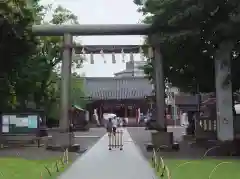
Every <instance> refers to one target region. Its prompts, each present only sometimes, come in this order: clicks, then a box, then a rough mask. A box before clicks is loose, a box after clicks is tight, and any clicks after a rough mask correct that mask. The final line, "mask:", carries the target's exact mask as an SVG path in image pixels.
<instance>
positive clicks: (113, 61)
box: [112, 52, 116, 64]
mask: <svg viewBox="0 0 240 179" xmlns="http://www.w3.org/2000/svg"><path fill="white" fill-rule="evenodd" d="M112 63H113V64H115V63H116V57H115V53H114V52H113V53H112Z"/></svg>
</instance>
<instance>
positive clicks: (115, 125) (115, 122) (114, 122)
mask: <svg viewBox="0 0 240 179" xmlns="http://www.w3.org/2000/svg"><path fill="white" fill-rule="evenodd" d="M112 125H113V127H117V126H118V121H117V119H116V118H115V119H112Z"/></svg>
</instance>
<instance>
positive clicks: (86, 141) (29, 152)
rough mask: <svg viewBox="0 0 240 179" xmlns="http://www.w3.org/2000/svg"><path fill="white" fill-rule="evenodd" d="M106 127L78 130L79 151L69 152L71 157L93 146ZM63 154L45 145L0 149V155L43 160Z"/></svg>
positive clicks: (73, 157) (72, 158) (76, 139)
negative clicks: (86, 130)
mask: <svg viewBox="0 0 240 179" xmlns="http://www.w3.org/2000/svg"><path fill="white" fill-rule="evenodd" d="M105 133H106V130H105V129H104V128H92V129H90V131H88V132H76V133H75V135H76V138H75V143H76V144H80V148H81V149H80V152H79V153H72V152H71V153H69V159H70V160H72V161H74V160H75V159H76V158H77V157H78V156H80V155H81V154H83V151H86V150H87V149H89V148H91V147H92V146H93V145H94V144H95V143H96V142H97V141H98V140H99V139H100V138H101V137H102V136H103V135H104V134H105ZM62 155H63V152H61V151H58V152H57V151H49V150H45V149H44V147H41V148H37V147H22V148H5V149H0V157H21V158H25V159H30V160H41V159H48V158H58V157H60V156H62Z"/></svg>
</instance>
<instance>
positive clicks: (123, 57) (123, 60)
mask: <svg viewBox="0 0 240 179" xmlns="http://www.w3.org/2000/svg"><path fill="white" fill-rule="evenodd" d="M121 54H122V62H123V63H125V53H124V51H123V49H122V51H121Z"/></svg>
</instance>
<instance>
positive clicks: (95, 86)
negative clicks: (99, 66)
mask: <svg viewBox="0 0 240 179" xmlns="http://www.w3.org/2000/svg"><path fill="white" fill-rule="evenodd" d="M84 88H85V94H86V95H87V96H89V97H91V98H92V99H93V100H97V99H140V98H144V97H145V96H149V95H151V94H152V84H151V83H150V82H149V81H148V79H146V78H144V77H85V80H84Z"/></svg>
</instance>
